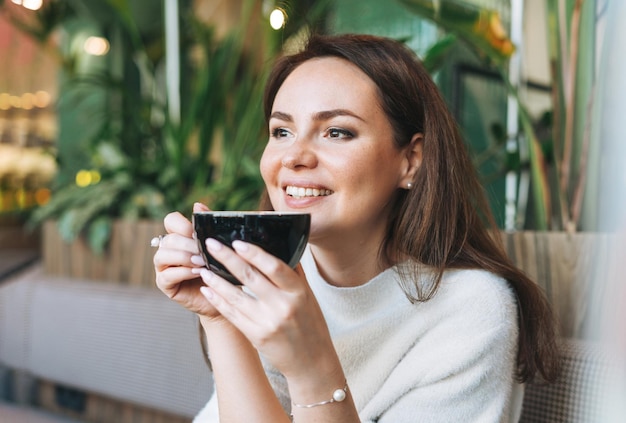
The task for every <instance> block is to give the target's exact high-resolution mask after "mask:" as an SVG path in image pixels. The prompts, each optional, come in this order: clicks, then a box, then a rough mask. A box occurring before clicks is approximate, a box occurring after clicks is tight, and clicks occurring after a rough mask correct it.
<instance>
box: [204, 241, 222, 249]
mask: <svg viewBox="0 0 626 423" xmlns="http://www.w3.org/2000/svg"><path fill="white" fill-rule="evenodd" d="M205 244H206V248H207V249H209V250H210V251H219V250H221V249H222V247H223V244H222V243H221V242H219V241H218V240H217V239H213V238H209V239H207V240H206V243H205Z"/></svg>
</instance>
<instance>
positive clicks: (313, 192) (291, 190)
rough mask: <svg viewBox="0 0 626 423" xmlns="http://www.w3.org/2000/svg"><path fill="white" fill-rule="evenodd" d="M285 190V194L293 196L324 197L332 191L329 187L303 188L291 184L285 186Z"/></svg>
mask: <svg viewBox="0 0 626 423" xmlns="http://www.w3.org/2000/svg"><path fill="white" fill-rule="evenodd" d="M285 192H286V193H287V195H289V196H291V197H294V198H305V197H325V196H327V195H330V194H332V193H333V191H331V190H329V189H318V188H303V187H295V186H292V185H289V186H287V188H285Z"/></svg>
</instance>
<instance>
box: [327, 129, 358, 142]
mask: <svg viewBox="0 0 626 423" xmlns="http://www.w3.org/2000/svg"><path fill="white" fill-rule="evenodd" d="M326 134H327V135H326V136H327V137H328V138H336V139H348V140H349V139H352V138H354V134H353V133H352V132H351V131H348V130H347V129H340V128H329V129H328V130H327V131H326Z"/></svg>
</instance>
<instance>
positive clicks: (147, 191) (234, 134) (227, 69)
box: [20, 0, 324, 284]
mask: <svg viewBox="0 0 626 423" xmlns="http://www.w3.org/2000/svg"><path fill="white" fill-rule="evenodd" d="M81 3H83V2H81V1H78V2H71V5H76V4H78V5H79V6H82V7H74V8H71V7H70V9H69V10H68V9H67V7H68V6H67V4H65V6H64V8H61V2H57V1H50V2H47V3H46V6H45V8H44V10H42V12H41V13H40V15H39V16H40V18H39V19H40V21H39V24H38V25H37V24H33V25H32V28H35V29H34V30H33V29H31V32H33V33H34V34H43V35H37V37H38V38H39V39H46V37H49V36H50V34H52V32H53V30H52V29H53V28H55V27H58V26H59V25H61V26H62V25H63V24H64V23H66V22H67V19H69V18H73V17H75V16H76V15H81V14H83V15H81V17H82V18H85V17H89V19H94V20H96V21H97V19H98V18H99V17H100V18H101V19H103V20H105V24H106V25H105V27H106V30H105V31H104V32H107V33H109V34H111V35H112V37H111V40H112V41H111V43H112V44H111V50H110V52H109V55H113V54H114V55H117V56H115V57H113V58H112V59H110V60H111V62H116V61H117V64H116V63H113V64H111V63H109V66H103V67H102V68H101V69H100V70H98V71H96V72H89V73H85V72H84V71H82V69H81V67H80V62H81V58H80V57H79V56H78V54H75V55H72V54H71V52H68V51H64V50H63V48H60V49H59V52H57V53H58V55H59V57H60V60H61V62H62V68H63V69H64V75H63V76H64V82H63V85H62V89H61V90H60V92H61V93H62V94H61V95H62V97H61V98H60V99H59V103H60V104H63V105H64V106H65V107H66V108H70V109H80V108H81V107H85V108H86V107H88V106H89V104H86V103H87V102H88V101H90V99H91V97H90V96H92V95H93V92H94V90H95V91H98V92H100V93H101V94H102V98H103V99H104V100H102V102H101V104H103V105H104V107H101V108H100V109H99V110H96V112H94V113H93V115H91V116H89V119H90V121H91V122H94V123H93V124H92V125H90V126H92V127H91V128H89V127H82V128H81V127H77V128H75V129H74V130H75V131H82V130H84V131H85V132H90V133H89V134H88V136H85V137H84V138H82V139H80V142H81V144H82V145H83V147H84V148H85V151H84V157H85V161H84V163H83V164H82V166H81V167H80V169H79V170H78V171H77V172H76V178H71V177H67V175H65V178H60V179H61V180H60V181H58V183H57V184H56V186H54V190H53V195H52V199H51V200H50V202H49V203H47V204H46V205H45V206H43V207H41V208H38V209H36V210H34V212H33V213H32V216H31V223H32V224H33V225H40V224H43V225H44V231H43V237H44V247H43V248H44V254H43V255H44V262H45V268H46V269H47V270H48V271H49V272H51V273H55V274H69V275H70V276H78V277H90V278H94V279H122V280H123V281H125V282H126V281H131V283H147V284H152V282H153V277H152V272H153V271H152V266H151V256H152V251H151V250H150V246H149V241H150V238H151V237H153V236H154V235H157V234H159V233H162V232H163V228H162V223H161V221H162V218H163V217H164V216H165V214H166V213H167V212H169V211H172V210H181V211H185V210H191V205H192V204H193V202H194V201H204V202H206V203H207V204H210V205H211V207H212V208H214V209H217V210H219V209H231V210H233V209H255V208H256V207H257V201H258V198H259V196H260V193H261V191H262V186H263V185H262V181H261V179H260V176H259V172H258V159H259V157H260V153H261V151H262V148H263V146H264V143H265V139H266V129H265V128H264V117H263V111H262V101H261V98H262V90H263V85H264V80H265V75H266V73H267V71H268V67H269V65H270V64H271V62H272V58H273V57H275V56H276V55H278V54H280V50H281V45H280V44H279V40H281V39H288V38H290V37H291V35H294V34H297V33H298V31H300V30H301V29H302V28H304V27H305V26H306V25H307V24H308V23H311V22H315V16H318V15H319V14H321V13H323V11H324V9H323V7H322V6H319V4H318V5H316V6H314V7H313V9H307V10H305V11H299V12H298V13H296V11H292V12H293V16H292V17H293V19H292V20H291V21H290V24H289V26H285V27H283V28H282V30H281V31H279V32H275V31H272V30H271V28H270V27H269V25H268V24H267V22H266V17H265V15H264V13H263V11H262V10H261V7H260V5H259V3H258V2H255V1H252V0H243V1H242V2H241V9H240V16H239V19H238V22H237V24H236V25H234V26H233V27H231V28H229V29H228V31H226V33H225V34H220V35H218V34H217V31H216V29H215V26H214V25H212V24H210V23H206V22H202V21H200V20H199V19H197V18H196V17H195V14H194V11H193V9H192V8H191V7H188V8H184V9H182V10H181V13H180V20H179V22H180V27H181V28H182V30H181V31H180V44H179V45H180V50H181V60H180V63H181V69H182V70H183V72H184V73H183V75H184V78H183V80H182V82H181V94H180V95H181V100H182V101H181V111H180V115H179V116H180V117H179V118H177V119H173V118H172V115H171V113H170V109H169V108H170V106H171V105H170V104H169V103H168V99H167V98H166V96H165V95H164V93H165V86H164V78H163V75H164V62H165V57H166V52H165V50H164V33H163V29H162V28H161V30H160V31H156V32H154V33H150V34H147V35H146V33H145V32H143V33H142V31H141V30H140V28H139V25H138V24H137V22H136V20H135V18H134V15H133V11H132V8H131V4H130V3H129V2H119V1H112V0H111V1H106V2H99V4H98V6H97V8H95V9H93V8H91V6H93V5H92V2H89V1H87V0H84V3H83V4H82V5H81ZM320 3H323V2H320ZM87 4H88V5H89V7H86V8H85V6H86V5H87ZM183 4H186V3H183ZM307 12H308V15H307ZM85 14H86V16H85ZM304 17H306V21H305V20H304ZM42 20H43V21H42ZM35 22H37V21H35ZM20 26H21V27H23V28H26V27H27V25H20ZM44 29H45V31H44ZM66 32H69V31H66ZM46 34H47V35H46ZM116 40H117V41H116ZM114 51H115V52H114ZM81 54H82V53H81ZM89 129H91V131H88V130H89ZM61 132H62V131H61ZM63 159H64V157H62V155H60V157H59V160H60V168H63V165H64V162H63ZM66 164H67V162H66ZM127 242H132V243H134V244H131V245H127ZM65 250H68V253H70V254H69V255H65V254H64V258H61V257H60V255H59V254H61V253H60V252H61V251H65ZM127 256H130V257H129V258H130V261H131V264H129V265H127V266H126V267H124V266H122V267H120V265H117V266H116V267H117V270H114V269H112V267H111V265H110V264H103V263H101V260H102V259H106V258H107V257H109V258H112V259H113V262H121V261H122V259H123V258H127ZM107 269H108V270H107Z"/></svg>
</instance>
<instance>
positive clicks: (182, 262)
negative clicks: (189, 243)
mask: <svg viewBox="0 0 626 423" xmlns="http://www.w3.org/2000/svg"><path fill="white" fill-rule="evenodd" d="M152 262H153V264H154V268H155V270H156V271H157V272H162V271H163V270H165V269H167V268H168V267H189V268H194V267H203V266H204V261H203V260H202V257H200V255H199V254H194V253H193V252H190V251H185V250H181V249H167V248H159V249H158V250H157V252H156V253H154V257H153V259H152Z"/></svg>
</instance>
